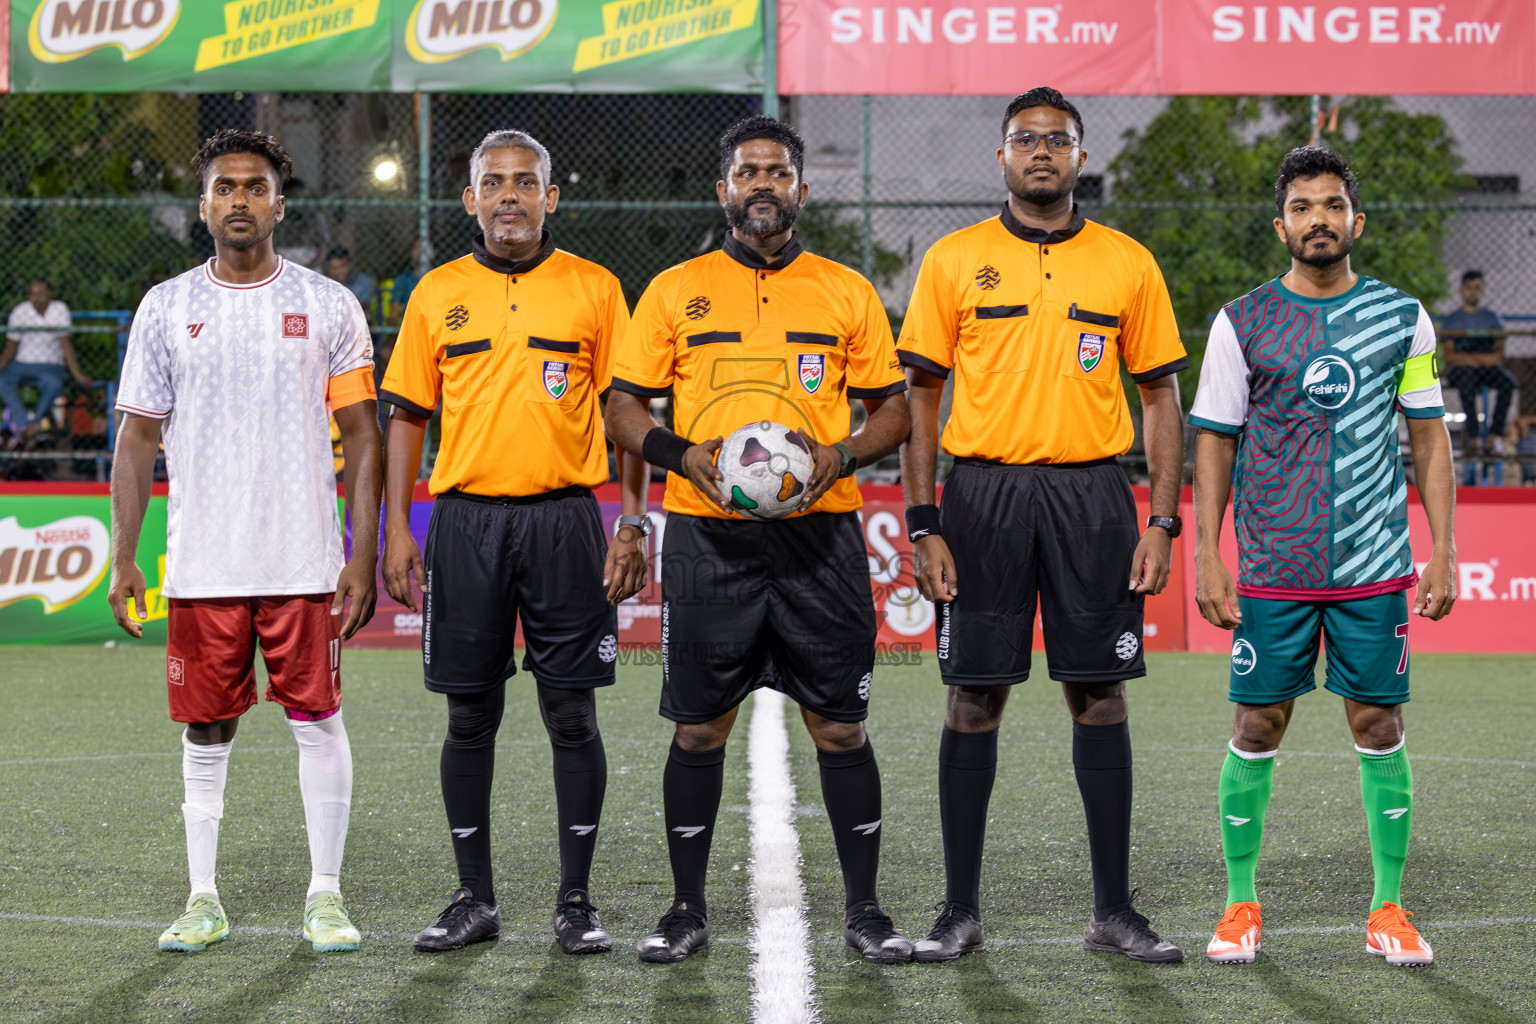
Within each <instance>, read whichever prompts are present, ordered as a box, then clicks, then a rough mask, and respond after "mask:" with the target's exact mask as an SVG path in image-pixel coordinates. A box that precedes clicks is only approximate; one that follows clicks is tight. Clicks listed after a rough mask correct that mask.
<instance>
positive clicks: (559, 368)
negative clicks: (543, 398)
mask: <svg viewBox="0 0 1536 1024" xmlns="http://www.w3.org/2000/svg"><path fill="white" fill-rule="evenodd" d="M570 368H571V364H570V363H562V362H560V361H558V360H555V359H546V360H544V390H545V391H548V392H549V397H550V398H559V397H561V396H562V395H564V394H565V389H566V388H567V387H569V386H570V380H569V379H568V378H567V377H566V371H567V370H569V369H570Z"/></svg>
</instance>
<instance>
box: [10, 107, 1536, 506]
mask: <svg viewBox="0 0 1536 1024" xmlns="http://www.w3.org/2000/svg"><path fill="white" fill-rule="evenodd" d="M1007 101H1008V97H1001V96H1000V97H936V96H882V97H872V98H867V97H858V96H827V97H795V98H791V99H788V100H786V101H785V103H784V109H783V116H784V117H785V119H786V120H788V121H790V122H791V123H794V124H795V125H796V126H797V127H798V128H799V129H800V131H801V132H802V134H803V135H804V136H805V139H806V143H807V152H806V180H807V181H808V182H809V184H810V186H811V195H812V200H811V204H810V206H809V207H808V208H807V210H806V212H805V214H804V215H803V216H802V220H801V230H802V235H803V237H804V239H805V241H806V244H807V246H808V247H809V248H811V249H812V250H813V251H817V252H820V253H822V254H824V255H827V256H829V257H832V258H835V259H838V260H841V261H842V262H845V263H847V264H849V265H851V266H853V267H856V268H859V269H861V270H862V271H863V272H864V273H865V274H866V275H867V276H869V277H870V278H871V279H872V280H873V281H874V282H875V283H876V285H877V287H878V288H879V289H880V292H881V294H882V296H883V297H884V299H885V301H886V304H887V306H888V308H889V309H890V311H891V314H892V318H893V321H899V320H900V318H901V316H902V314H903V311H904V309H905V306H906V302H907V297H908V294H909V292H910V289H911V286H912V282H913V280H914V278H915V276H916V273H917V268H918V265H919V263H920V262H921V260H922V256H923V253H924V252H925V251H926V249H927V248H928V246H929V245H930V244H932V243H933V242H934V241H935V240H936V239H938V238H939V237H941V236H942V235H944V234H946V233H947V232H950V231H953V230H956V229H957V228H960V227H963V226H965V225H968V224H972V223H975V222H976V221H978V220H981V219H983V218H986V217H989V216H993V215H995V213H996V211H997V210H998V208H999V205H1000V203H1001V202H1002V199H1003V198H1004V193H1003V189H1002V183H1001V178H1000V174H999V172H998V168H997V165H996V161H995V157H994V153H995V151H996V148H997V145H998V139H999V138H1000V135H1001V132H1000V128H1001V119H1002V113H1003V110H1004V108H1005V106H1006V104H1007ZM1077 102H1078V104H1079V106H1080V108H1081V109H1082V113H1083V119H1084V122H1085V140H1084V141H1085V148H1086V149H1087V151H1088V153H1089V163H1088V166H1087V168H1086V170H1085V173H1084V176H1083V178H1082V180H1081V182H1080V183H1079V188H1078V193H1077V194H1078V198H1079V201H1080V202H1081V204H1082V206H1083V208H1084V210H1085V212H1086V213H1087V214H1088V215H1089V216H1090V217H1093V218H1094V219H1098V220H1102V221H1104V222H1106V223H1109V224H1111V225H1113V226H1115V227H1118V228H1121V229H1122V230H1125V231H1127V232H1128V233H1130V234H1131V235H1132V236H1133V237H1135V238H1137V239H1139V240H1140V241H1142V242H1143V243H1145V244H1146V245H1147V246H1148V247H1149V248H1151V249H1152V251H1153V252H1154V253H1155V254H1156V255H1157V257H1158V259H1159V262H1160V263H1161V265H1162V268H1163V271H1164V274H1165V276H1166V277H1167V279H1168V284H1169V287H1170V291H1171V292H1172V294H1173V297H1174V301H1175V307H1176V310H1177V312H1178V315H1179V319H1180V323H1181V325H1182V327H1183V328H1184V331H1185V335H1186V340H1187V342H1188V343H1189V345H1190V348H1191V352H1192V354H1193V355H1194V356H1195V359H1196V365H1197V366H1198V357H1199V354H1200V352H1201V350H1202V349H1203V340H1204V335H1205V329H1206V325H1207V324H1208V322H1209V318H1210V317H1211V315H1212V314H1213V313H1214V312H1215V310H1216V309H1217V308H1219V307H1220V305H1221V303H1223V302H1224V301H1227V300H1228V299H1231V298H1233V297H1235V296H1237V295H1238V294H1241V293H1242V292H1244V291H1247V290H1248V289H1250V288H1252V287H1254V286H1256V285H1257V284H1259V283H1260V282H1261V281H1262V280H1264V279H1265V278H1267V277H1269V276H1272V275H1273V274H1275V273H1277V272H1279V271H1281V270H1283V268H1284V266H1285V262H1286V254H1285V250H1284V248H1283V246H1281V245H1280V243H1279V242H1278V241H1277V240H1276V239H1275V237H1274V233H1273V229H1272V227H1271V220H1272V218H1273V216H1274V212H1273V211H1274V205H1273V200H1272V197H1271V189H1270V183H1271V182H1272V180H1273V174H1274V168H1275V165H1276V164H1277V163H1278V160H1279V156H1280V155H1281V154H1283V152H1284V151H1285V150H1286V149H1289V148H1290V147H1291V146H1293V145H1297V144H1300V143H1305V142H1307V141H1309V140H1310V139H1313V138H1317V139H1319V140H1320V141H1322V142H1323V143H1325V144H1327V145H1330V146H1333V147H1334V148H1337V149H1339V150H1340V151H1341V152H1342V153H1344V154H1345V155H1346V156H1347V157H1348V158H1349V159H1350V160H1351V161H1352V163H1353V164H1354V165H1355V166H1356V168H1357V169H1358V170H1359V172H1360V176H1361V179H1362V183H1363V194H1364V202H1365V209H1366V212H1367V215H1368V226H1367V232H1366V236H1365V238H1364V239H1363V240H1362V241H1361V243H1360V244H1359V246H1358V247H1357V249H1356V266H1357V268H1358V269H1360V270H1361V271H1363V272H1365V273H1370V274H1374V275H1376V276H1379V277H1382V278H1383V279H1385V280H1387V281H1389V282H1391V283H1393V284H1396V285H1399V286H1401V287H1404V288H1406V289H1408V290H1409V291H1411V292H1413V293H1414V294H1417V295H1419V296H1421V297H1422V298H1423V300H1424V301H1425V304H1426V305H1427V306H1429V307H1430V308H1431V310H1432V311H1433V312H1437V313H1440V312H1449V311H1451V310H1453V309H1454V308H1456V307H1457V306H1459V305H1460V299H1459V295H1458V290H1459V283H1460V278H1461V275H1462V273H1463V272H1464V271H1466V270H1469V269H1476V270H1480V271H1482V272H1483V275H1484V279H1483V280H1484V287H1485V296H1486V299H1485V301H1486V304H1487V305H1488V306H1489V307H1491V308H1492V309H1494V310H1496V311H1497V312H1498V313H1499V314H1501V315H1502V316H1503V317H1504V320H1505V325H1506V327H1507V328H1508V329H1509V330H1510V331H1511V336H1510V337H1509V338H1508V339H1507V341H1506V344H1505V357H1506V362H1507V365H1508V366H1509V368H1510V369H1511V370H1512V371H1513V372H1514V374H1515V376H1516V377H1517V379H1518V380H1519V382H1520V383H1521V384H1522V385H1523V386H1524V387H1525V388H1530V387H1533V386H1536V270H1533V268H1536V258H1533V257H1536V183H1533V182H1532V180H1531V176H1530V174H1529V173H1528V172H1526V173H1523V172H1525V171H1526V169H1527V168H1529V167H1532V166H1536V136H1532V135H1531V134H1530V133H1529V132H1528V131H1526V127H1528V125H1529V124H1530V123H1531V122H1532V120H1533V115H1536V99H1531V98H1502V97H1404V98H1399V99H1397V100H1395V101H1387V100H1382V99H1373V98H1354V99H1344V100H1342V101H1338V102H1336V101H1335V99H1333V98H1328V97H1323V98H1320V99H1318V98H1308V97H1283V98H1241V97H1180V98H1174V99H1168V98H1162V97H1085V98H1081V99H1079V100H1077ZM758 105H759V104H758V99H757V98H756V97H751V96H731V95H548V94H522V95H497V96H489V95H466V94H448V95H430V96H428V95H420V96H413V95H381V94H352V95H346V94H342V95H336V94H324V95H304V94H281V95H279V94H233V95H230V94H205V95H165V94H144V95H12V96H5V97H0V143H3V148H0V231H3V233H4V237H5V238H6V242H7V244H6V246H5V248H4V249H3V250H0V298H3V299H4V300H5V302H6V306H7V308H11V307H13V306H18V305H20V304H25V303H27V302H28V301H29V293H28V289H29V284H30V282H31V281H32V279H33V278H37V277H42V278H46V279H47V280H48V281H49V282H50V284H51V286H52V290H53V293H54V295H55V297H56V298H57V299H59V300H61V301H63V302H64V303H66V304H67V305H68V306H69V307H70V309H71V310H72V312H73V317H74V321H73V322H74V326H73V328H72V330H71V333H70V335H69V336H70V337H71V338H72V339H73V343H74V350H75V353H76V355H77V357H78V359H77V361H78V365H79V368H80V369H81V370H82V374H81V377H83V378H84V379H87V380H89V381H90V383H89V384H86V383H81V382H80V381H79V380H76V379H75V378H74V375H73V373H72V372H69V373H66V374H65V377H66V380H65V382H64V386H63V393H62V396H61V397H60V399H59V400H58V402H57V404H56V405H55V408H54V410H53V416H52V417H51V419H52V420H53V423H52V424H50V426H49V427H48V429H46V430H42V431H38V432H36V433H29V434H28V435H27V436H26V437H24V438H22V437H18V435H19V434H22V433H23V431H22V427H23V426H24V423H23V422H18V416H22V417H24V416H26V415H27V413H25V412H21V411H19V409H18V408H16V406H34V405H35V404H36V403H37V401H38V399H39V398H40V397H42V398H46V397H47V388H48V386H49V384H48V382H47V381H46V380H44V381H36V380H30V381H25V382H21V383H20V384H19V386H18V387H12V386H10V385H9V384H7V387H6V389H5V390H6V392H7V397H8V398H10V399H11V401H8V402H7V406H8V412H7V413H6V414H5V418H4V420H3V421H0V441H3V442H4V444H5V446H6V447H7V448H11V449H13V450H12V451H9V452H7V453H5V455H4V464H3V469H0V472H3V473H4V474H5V475H10V476H12V477H15V476H18V475H20V476H27V475H31V476H47V477H56V478H67V477H70V476H87V477H93V476H100V475H101V474H103V473H104V472H105V468H106V458H107V457H108V453H109V450H110V445H111V437H112V423H111V417H110V416H109V415H108V413H107V410H108V408H109V407H110V401H111V398H112V394H111V391H112V383H113V382H114V381H115V379H116V375H117V368H118V365H119V359H120V353H121V348H122V343H123V340H124V338H125V333H124V330H125V326H126V324H127V322H128V321H129V319H130V318H131V314H132V310H133V309H134V308H135V306H136V305H137V303H138V301H139V299H140V297H141V296H142V295H143V293H144V291H145V290H147V289H148V288H149V287H150V286H151V285H153V284H155V283H156V282H158V281H160V280H163V279H165V278H166V277H169V276H172V275H174V274H176V273H178V272H180V271H182V270H184V269H186V268H188V267H189V266H192V265H194V264H196V263H197V262H200V261H201V260H203V259H206V258H207V256H208V255H210V254H211V251H212V247H211V242H210V239H209V237H208V235H207V232H206V231H205V230H203V228H202V227H201V225H200V224H199V223H198V222H197V204H196V191H197V189H196V183H195V182H193V181H192V180H190V176H189V171H188V165H189V162H190V158H191V156H192V154H193V153H194V152H195V151H196V149H197V146H198V144H199V143H200V141H201V140H202V139H203V138H205V137H206V136H207V135H209V134H211V133H212V132H213V131H215V130H217V129H219V128H225V127H249V128H258V129H261V130H264V131H268V132H271V133H272V134H274V135H276V136H277V137H278V138H280V139H281V140H282V142H283V143H284V145H285V146H286V147H287V148H288V150H289V151H290V152H291V153H292V154H293V156H294V160H295V165H296V170H297V178H298V180H297V181H295V182H294V183H293V184H292V185H291V186H290V187H289V189H288V190H287V195H288V204H287V211H288V212H287V217H286V219H285V220H284V222H283V224H282V226H281V227H280V228H279V229H278V235H277V242H278V246H279V249H280V250H281V251H282V252H283V254H284V255H285V256H286V257H288V258H289V259H291V260H294V261H296V262H299V263H302V264H304V265H307V266H311V267H314V268H315V269H317V270H321V271H324V272H328V273H331V274H332V275H333V276H337V277H339V278H341V279H344V280H346V281H347V282H348V283H349V285H350V286H351V287H352V288H353V290H354V292H355V293H356V294H357V295H358V297H359V299H360V300H362V301H363V302H364V305H365V307H366V308H367V309H368V311H369V316H370V320H371V321H372V322H373V323H374V325H375V331H376V337H377V339H378V342H379V345H380V354H381V356H386V357H387V354H388V350H389V347H390V340H391V336H392V333H393V331H394V329H395V327H396V325H397V324H398V322H399V316H400V313H401V312H402V307H403V302H402V300H403V298H404V296H405V295H406V294H407V293H408V291H409V289H410V287H412V286H413V284H414V281H415V280H416V278H417V276H418V275H419V273H420V272H421V271H422V270H424V269H426V268H427V267H430V266H432V265H435V264H437V263H440V262H444V261H446V260H449V259H453V258H456V257H457V256H459V255H461V254H463V253H464V252H465V251H467V249H468V244H469V239H470V237H471V236H472V235H473V233H474V231H475V226H474V222H473V221H472V220H471V219H470V218H469V217H468V216H466V215H465V214H464V212H463V208H462V203H461V199H460V196H461V193H462V191H463V188H464V185H465V183H466V182H467V180H468V157H469V153H470V150H471V149H472V148H473V147H474V145H475V144H476V142H478V141H479V139H480V138H481V137H482V136H483V135H484V134H485V133H486V132H487V131H488V130H491V129H493V128H500V127H518V128H522V129H524V130H527V131H529V132H530V133H532V134H533V135H535V136H536V137H538V138H540V139H541V140H543V141H544V142H545V143H546V144H547V145H548V146H549V148H550V150H551V153H552V156H553V160H554V181H555V183H556V184H558V185H559V186H560V189H561V201H560V206H559V209H558V211H557V213H556V214H555V215H554V216H553V217H552V219H551V221H550V227H551V229H552V230H553V232H554V234H555V236H556V238H557V240H558V242H559V244H560V245H561V246H562V247H564V248H567V249H569V250H571V251H573V252H576V253H578V254H580V255H582V256H585V257H588V258H590V259H593V260H596V261H597V262H599V263H602V264H604V265H605V266H608V267H609V268H611V269H612V270H613V271H614V272H615V273H616V274H617V275H618V276H619V278H620V280H621V281H622V282H623V285H624V289H625V293H626V295H627V296H628V298H629V300H630V301H631V303H633V302H634V301H635V299H637V298H638V296H639V294H640V292H641V291H642V290H643V289H644V287H645V285H646V284H647V282H648V281H649V280H650V278H651V276H652V275H654V274H655V273H656V272H657V271H659V270H661V269H662V268H664V267H666V266H669V265H671V264H673V263H675V262H677V261H679V260H682V259H687V258H689V257H691V256H694V255H697V254H699V253H701V252H704V251H707V250H708V249H710V248H712V247H714V246H717V245H718V244H720V241H721V238H722V235H723V232H724V221H723V218H722V216H721V214H720V212H719V209H718V206H717V204H716V202H715V199H714V191H713V186H714V182H715V180H716V178H717V177H718V172H717V166H716V157H717V154H716V148H715V147H716V140H717V139H718V137H719V135H720V133H721V132H722V131H723V130H724V129H725V128H726V127H727V126H729V125H730V124H731V123H733V122H734V121H736V120H738V119H739V118H741V117H743V116H746V115H747V114H749V113H752V112H753V111H754V110H755V109H756V108H757V107H758ZM1522 332H1524V333H1522ZM40 333H45V334H46V333H48V332H46V331H45V332H40ZM23 336H25V332H21V331H18V332H17V333H15V334H13V337H15V338H20V337H23ZM29 351H31V352H33V353H35V352H36V351H37V349H36V348H35V347H33V348H31V349H29ZM15 370H16V368H15V367H14V366H13V367H12V368H11V371H12V372H11V374H10V376H9V377H7V376H6V375H5V371H4V370H3V369H0V379H4V380H7V381H8V380H10V378H12V377H15V375H16V374H15ZM1194 376H1195V371H1193V370H1192V371H1191V372H1190V373H1189V374H1187V375H1186V380H1185V382H1184V383H1185V392H1186V399H1187V398H1188V397H1189V396H1190V395H1191V394H1192V388H1193V383H1194ZM40 392H42V393H41V394H40ZM1479 396H1480V397H1479V399H1478V400H1489V399H1488V398H1487V397H1486V396H1482V394H1481V392H1479ZM1458 398H1459V396H1458V395H1456V394H1455V393H1454V392H1453V394H1452V395H1451V396H1450V400H1449V405H1450V406H1451V411H1452V420H1453V423H1454V422H1458V421H1457V419H1456V417H1457V416H1458V415H1460V412H1461V410H1460V404H1459V402H1458ZM1526 405H1527V406H1528V407H1530V408H1531V410H1532V411H1533V412H1536V405H1533V404H1532V403H1529V402H1528V403H1526ZM1518 413H1519V399H1518V397H1517V399H1516V411H1515V413H1512V415H1511V417H1510V420H1511V422H1524V421H1523V420H1521V419H1520V418H1519V416H1518ZM1530 438H1531V441H1530V442H1527V443H1528V444H1531V445H1536V432H1533V433H1532V434H1531V435H1530ZM18 442H24V443H18ZM1512 443H1513V442H1512ZM17 448H22V449H30V450H26V451H16V450H14V449H17ZM1492 448H1493V445H1492V443H1491V439H1490V440H1489V441H1488V442H1487V443H1485V444H1484V446H1483V450H1485V451H1491V450H1492ZM1495 461H1497V460H1495ZM1532 461H1536V454H1533V456H1532ZM1504 468H1505V467H1504V466H1503V465H1502V464H1498V465H1491V466H1490V467H1489V469H1490V471H1491V470H1494V469H1497V470H1498V471H1499V472H1503V470H1504ZM1532 469H1533V470H1536V466H1533V467H1532ZM1516 472H1517V471H1516ZM1529 478H1536V472H1532V473H1531V474H1529V475H1528V479H1529ZM1506 482H1513V478H1510V479H1508V480H1506Z"/></svg>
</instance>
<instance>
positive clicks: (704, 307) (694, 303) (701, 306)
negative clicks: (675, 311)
mask: <svg viewBox="0 0 1536 1024" xmlns="http://www.w3.org/2000/svg"><path fill="white" fill-rule="evenodd" d="M683 312H684V313H686V314H687V315H688V319H689V320H702V319H704V318H705V317H706V316H709V296H708V295H696V296H694V297H693V298H691V299H689V300H688V305H687V306H685V307H683Z"/></svg>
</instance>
